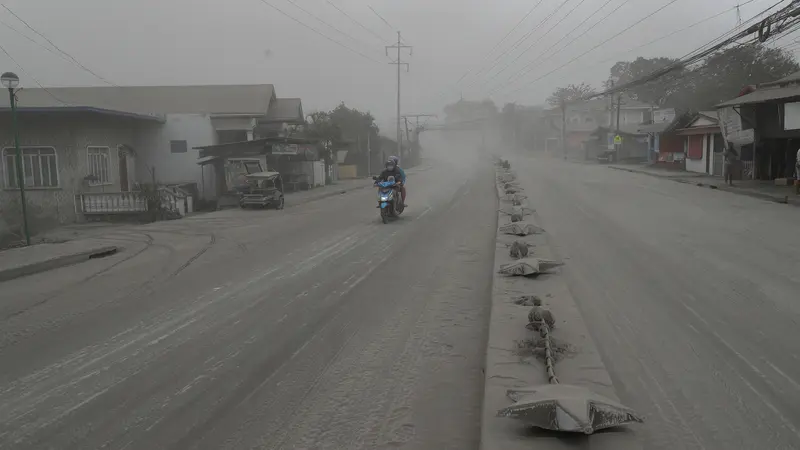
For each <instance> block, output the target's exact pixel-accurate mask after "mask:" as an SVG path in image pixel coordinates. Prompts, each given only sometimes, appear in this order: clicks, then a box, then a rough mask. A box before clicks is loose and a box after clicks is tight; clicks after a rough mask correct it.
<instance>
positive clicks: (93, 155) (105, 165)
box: [86, 147, 110, 186]
mask: <svg viewBox="0 0 800 450" xmlns="http://www.w3.org/2000/svg"><path fill="white" fill-rule="evenodd" d="M86 153H87V163H88V165H89V175H90V176H92V178H93V179H92V180H91V181H90V182H89V184H91V185H94V186H97V185H101V184H109V183H110V177H109V170H110V162H109V161H110V150H109V148H108V147H86Z"/></svg>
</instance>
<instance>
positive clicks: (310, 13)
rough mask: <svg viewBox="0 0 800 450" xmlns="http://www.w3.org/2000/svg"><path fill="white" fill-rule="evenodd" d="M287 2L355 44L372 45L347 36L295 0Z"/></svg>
mask: <svg viewBox="0 0 800 450" xmlns="http://www.w3.org/2000/svg"><path fill="white" fill-rule="evenodd" d="M286 1H287V2H289V3H291V5H292V6H294V7H295V8H297V9H299V10H300V11H303V12H304V13H306V14H307V15H309V16H311V17H312V18H314V19H315V20H317V21H318V22H320V23H321V24H323V25H325V26H326V27H328V28H330V29H332V30H333V31H335V32H337V33H339V34H341V35H342V36H344V37H346V38H347V39H350V40H351V41H353V42H355V43H357V44H360V45H363V46H365V47H370V45H369V44H367V43H366V42H364V41H362V40H360V39H357V38H355V37H353V36H352V35H350V34H347V33H345V32H344V31H342V30H340V29H339V28H337V27H336V26H334V25H331V24H330V23H328V22H326V21H325V20H324V19H321V18H320V17H319V16H317V15H316V14H314V13H312V12H311V11H309V10H307V9H306V8H304V7H303V6H302V5H298V4H297V2H296V1H295V0H286ZM373 50H375V49H373Z"/></svg>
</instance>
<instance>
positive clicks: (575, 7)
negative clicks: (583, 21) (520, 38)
mask: <svg viewBox="0 0 800 450" xmlns="http://www.w3.org/2000/svg"><path fill="white" fill-rule="evenodd" d="M585 2H586V0H581V1H580V3H578V4H577V5H575V6H573V7H572V9H571V10H570V11H569V12H568V13H567V14H565V15H564V17H562V18H561V20H559V21H558V22H556V23H554V24H553V26H552V27H550V29H548V30H547V31H545V33H544V34H543V35H542V36H539V39H544V38H545V36H547V35H548V34H550V32H551V31H553V30H554V29H555V28H556V27H557V26H559V25H561V22H563V21H564V20H565V19H566V18H567V17H569V16H570V15H571V14H572V13H573V12H575V10H576V9H578V7H580V6H581V5H582V4H584V3H585ZM564 36H567V35H564ZM562 39H563V38H562ZM536 44H538V42H532V43H531V45H529V46H528V48H526V49H525V50H523V51H522V53H520V54H519V55H517V57H516V58H514V59H513V60H512V61H511V62H509V63H508V64H506V65H505V66H504V67H503V68H502V69H501V70H500V71H499V72H496V73H495V74H494V75H492V76H491V77H490V78H489V79H488V80H486V81H487V82H488V81H491V80H493V79H495V78H496V77H497V76H499V75H500V74H501V73H503V72H505V71H506V70H508V68H509V67H511V65H512V64H514V63H515V62H517V61H518V60H519V59H520V58H521V57H522V55H524V54H526V53H528V52H529V51H530V50H531V49H532V48H533V46H535V45H536Z"/></svg>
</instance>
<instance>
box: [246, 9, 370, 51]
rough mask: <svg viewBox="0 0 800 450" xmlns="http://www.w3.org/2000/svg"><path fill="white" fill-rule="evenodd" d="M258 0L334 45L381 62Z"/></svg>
mask: <svg viewBox="0 0 800 450" xmlns="http://www.w3.org/2000/svg"><path fill="white" fill-rule="evenodd" d="M259 1H260V2H261V3H263V4H265V5H267V6H269V7H270V8H272V9H274V10H275V11H278V12H279V13H280V14H282V15H283V16H285V17H287V18H289V19H291V20H293V21H294V22H296V23H297V24H298V25H300V26H302V27H304V28H307V29H309V30H311V31H312V32H314V33H315V34H318V35H320V36H322V37H323V38H325V39H327V40H329V41H331V42H333V43H334V44H336V45H338V46H340V47H342V48H344V49H345V50H347V51H349V52H351V53H355V54H356V55H358V56H361V57H362V58H366V59H368V60H370V61H373V62H376V63H378V64H383V63H382V62H381V61H379V60H377V59H375V58H373V57H371V56H368V55H365V54H364V53H361V52H360V51H358V50H355V49H353V48H351V47H348V46H347V45H345V44H343V43H341V42H339V41H337V40H336V39H334V38H332V37H330V36H328V35H327V34H325V33H323V32H321V31H319V30H317V29H316V28H314V27H312V26H311V25H307V24H306V23H305V22H303V21H301V20H299V19H297V18H295V17H294V16H292V15H290V14H289V13H287V12H285V11H283V10H282V9H280V8H278V7H277V6H275V5H273V4H272V3H270V2H268V1H267V0H259Z"/></svg>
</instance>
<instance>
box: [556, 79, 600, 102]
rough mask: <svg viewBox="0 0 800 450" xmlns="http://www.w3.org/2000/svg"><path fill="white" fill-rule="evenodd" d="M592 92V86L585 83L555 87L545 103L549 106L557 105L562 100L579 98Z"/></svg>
mask: <svg viewBox="0 0 800 450" xmlns="http://www.w3.org/2000/svg"><path fill="white" fill-rule="evenodd" d="M594 93H595V90H594V88H593V87H591V86H590V85H588V84H586V83H581V84H570V85H568V86H566V87H560V88H558V89H556V90H555V92H553V93H552V94H550V97H547V103H549V104H550V105H551V106H559V105H560V104H561V103H562V102H571V101H575V100H580V99H582V98H584V97H586V96H587V95H591V94H594Z"/></svg>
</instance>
